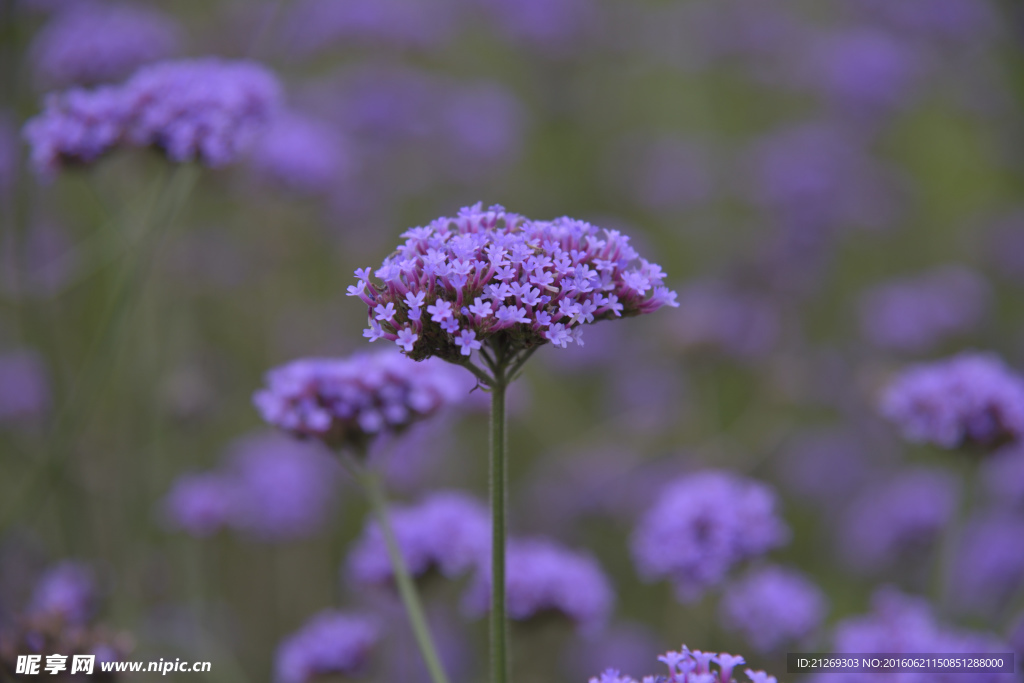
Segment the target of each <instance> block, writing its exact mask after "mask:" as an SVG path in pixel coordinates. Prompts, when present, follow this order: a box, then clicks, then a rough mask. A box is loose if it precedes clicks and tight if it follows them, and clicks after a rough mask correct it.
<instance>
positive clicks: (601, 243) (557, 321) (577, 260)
mask: <svg viewBox="0 0 1024 683" xmlns="http://www.w3.org/2000/svg"><path fill="white" fill-rule="evenodd" d="M404 237H405V238H406V241H405V243H404V244H402V245H401V246H399V248H398V250H397V251H396V252H395V253H394V254H392V255H391V256H389V257H388V258H387V259H385V261H384V263H383V265H382V266H381V267H380V268H379V269H378V270H377V271H376V273H375V275H376V278H377V280H376V281H371V287H370V291H369V292H367V293H365V294H364V296H365V297H366V299H365V303H367V305H368V307H369V311H370V316H371V320H372V319H373V318H374V311H376V310H378V307H382V306H388V305H390V304H393V305H394V307H395V310H396V314H395V315H394V317H393V318H391V319H388V320H379V318H378V321H376V322H379V324H380V326H381V328H382V329H383V331H384V333H385V335H390V336H391V337H393V338H397V336H398V335H400V334H402V333H403V331H404V330H408V331H409V332H408V333H407V334H406V336H405V337H404V340H405V342H406V343H403V344H402V346H403V348H404V350H405V352H406V355H408V356H409V357H411V358H415V359H421V358H427V357H429V356H438V357H440V358H443V359H445V360H448V361H452V362H456V363H458V362H460V357H461V356H468V355H470V353H471V352H472V351H473V350H474V349H477V348H480V347H483V346H490V347H500V348H501V349H502V353H504V354H513V355H514V354H516V353H519V352H521V351H525V350H528V349H531V348H533V347H536V346H539V345H542V344H545V343H547V342H551V343H553V344H555V345H556V346H560V347H563V348H564V347H565V346H567V345H568V344H570V343H574V342H576V343H579V340H580V332H581V331H582V330H581V329H580V328H581V326H582V325H585V324H589V323H592V322H595V321H598V320H607V319H609V318H616V317H620V316H623V315H626V316H629V315H638V314H641V313H650V312H652V311H654V310H657V309H658V308H660V307H662V306H665V305H668V306H675V305H676V303H675V294H674V293H673V292H670V291H669V290H668V289H667V288H665V287H664V286H663V285H662V281H663V279H664V273H663V272H662V271H661V268H659V267H658V266H657V265H656V264H653V263H650V262H648V261H646V260H644V259H640V258H639V255H638V254H637V252H636V251H635V250H634V249H633V248H632V247H631V246H630V245H629V238H628V237H626V236H624V235H622V234H621V233H619V232H618V231H615V230H604V231H602V230H599V229H598V228H596V227H594V226H593V225H591V224H590V223H586V222H584V221H579V220H575V219H572V218H557V219H555V220H553V221H533V220H529V219H527V218H524V217H523V216H519V215H517V214H513V213H508V212H506V211H505V209H504V208H502V207H500V206H493V207H491V208H489V209H484V208H483V207H482V205H480V204H477V205H475V206H472V207H467V208H464V209H462V210H461V211H460V212H459V214H458V216H455V217H454V218H439V219H437V220H435V221H433V222H432V223H430V224H429V225H427V226H426V227H420V228H413V229H411V230H409V231H407V232H406V233H405V235H404ZM410 293H412V294H413V295H415V296H418V295H419V294H423V295H424V297H423V298H422V301H423V304H421V305H422V306H423V307H424V309H425V314H424V315H415V314H412V313H413V308H415V309H416V311H417V313H418V311H419V307H418V306H417V307H410V306H409V304H408V296H409V294H410ZM413 333H414V334H415V335H416V338H415V339H413V338H412V336H411V335H412V334H413ZM477 345H479V347H478V346H477ZM467 351H469V353H467Z"/></svg>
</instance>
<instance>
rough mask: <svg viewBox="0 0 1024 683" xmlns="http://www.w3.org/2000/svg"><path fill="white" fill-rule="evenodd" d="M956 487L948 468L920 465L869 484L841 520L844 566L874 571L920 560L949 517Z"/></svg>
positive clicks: (953, 504) (955, 500)
mask: <svg viewBox="0 0 1024 683" xmlns="http://www.w3.org/2000/svg"><path fill="white" fill-rule="evenodd" d="M959 488H960V487H959V485H958V482H957V480H956V477H954V476H953V475H952V474H950V473H949V472H946V471H945V470H933V469H923V468H922V469H913V470H907V471H904V472H901V473H900V474H898V475H896V476H895V477H892V478H890V479H887V480H883V481H881V482H879V483H877V484H869V485H868V487H867V490H866V491H865V492H864V493H862V494H861V495H860V496H859V497H858V498H856V499H855V500H854V501H853V503H852V504H851V505H850V507H849V508H848V509H847V510H846V514H845V517H844V521H843V523H842V527H841V529H842V531H841V533H840V535H839V543H840V549H841V551H842V554H843V557H844V559H845V561H846V564H847V565H849V566H852V567H854V568H856V569H860V570H868V571H875V570H879V569H884V568H886V567H887V566H890V565H892V564H894V563H896V562H897V561H899V560H907V559H915V560H921V559H922V555H923V554H924V553H926V552H927V551H929V550H930V549H932V547H933V546H934V545H935V544H936V543H937V542H938V540H939V539H940V538H941V536H942V532H943V530H944V529H945V528H946V525H947V524H949V523H950V521H951V520H952V519H953V515H954V514H955V513H956V510H957V502H958V498H959Z"/></svg>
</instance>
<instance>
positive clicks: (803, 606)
mask: <svg viewBox="0 0 1024 683" xmlns="http://www.w3.org/2000/svg"><path fill="white" fill-rule="evenodd" d="M827 606H828V602H827V601H826V599H825V594H824V593H823V592H822V591H821V589H820V588H818V587H817V586H816V585H815V584H814V583H813V582H812V581H811V580H810V579H808V578H807V577H806V576H805V575H804V574H802V573H801V572H798V571H796V570H795V569H787V568H784V567H778V566H774V565H770V566H766V567H760V568H758V569H755V570H752V571H750V572H748V573H747V574H746V575H745V576H744V577H742V578H741V579H739V580H737V581H734V582H732V583H730V584H728V586H727V587H726V588H725V590H724V592H723V595H722V602H721V603H720V604H719V612H720V616H719V619H720V620H721V623H722V625H723V626H724V627H725V628H726V629H728V630H730V631H733V632H739V633H741V634H742V635H743V638H744V639H745V640H746V641H747V642H748V643H750V645H751V646H752V647H753V648H754V649H755V650H757V651H758V652H763V653H767V652H780V651H781V650H782V649H783V648H784V647H786V646H796V645H800V644H802V643H805V642H806V640H807V638H808V637H809V636H811V635H812V634H813V633H814V632H815V631H816V630H817V629H818V627H819V626H821V623H822V621H823V620H824V618H825V612H826V610H827Z"/></svg>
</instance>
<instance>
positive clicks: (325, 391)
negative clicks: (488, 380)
mask: <svg viewBox="0 0 1024 683" xmlns="http://www.w3.org/2000/svg"><path fill="white" fill-rule="evenodd" d="M391 310H394V306H393V305H391ZM266 382H267V387H266V388H265V389H262V390H260V391H258V392H256V394H255V395H254V396H253V403H255V405H256V407H257V409H258V410H259V411H260V414H261V415H262V416H263V419H264V420H266V421H267V422H268V423H270V424H272V425H274V426H275V427H278V428H280V429H283V430H284V431H286V432H288V433H290V434H292V435H293V436H297V437H299V438H315V439H320V440H322V441H323V442H324V443H326V444H328V445H329V446H331V447H332V448H341V447H349V448H354V449H357V450H364V449H365V448H366V447H367V446H368V445H369V444H370V442H371V441H372V440H374V439H375V438H377V437H378V436H380V435H381V434H385V433H397V432H401V431H402V430H404V429H406V428H407V427H408V426H409V425H411V424H413V423H415V422H417V421H419V420H422V419H424V418H427V417H430V416H431V415H434V414H435V413H437V412H438V411H439V410H441V409H442V408H444V407H446V406H448V405H451V404H452V403H454V402H455V401H457V400H458V399H460V398H461V396H462V393H463V392H462V389H463V388H464V387H465V384H464V382H463V381H462V377H461V376H460V375H459V374H458V373H454V372H452V369H451V368H449V367H448V366H446V365H445V364H443V363H440V362H439V361H432V362H423V363H415V362H412V361H410V360H408V359H407V358H405V357H403V356H402V354H400V353H398V352H397V351H380V352H377V353H363V354H356V355H354V356H351V357H349V358H339V359H333V358H332V359H319V358H307V359H302V360H297V361H293V362H291V363H288V364H287V365H283V366H281V367H279V368H275V369H273V370H271V371H270V372H268V373H267V377H266Z"/></svg>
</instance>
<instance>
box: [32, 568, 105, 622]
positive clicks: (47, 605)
mask: <svg viewBox="0 0 1024 683" xmlns="http://www.w3.org/2000/svg"><path fill="white" fill-rule="evenodd" d="M95 608H96V578H95V576H93V573H92V570H91V569H89V567H87V566H86V565H84V564H82V563H80V562H74V561H66V562H62V563H60V564H58V565H55V566H54V567H52V568H51V569H49V570H48V571H47V572H46V573H45V574H43V575H42V577H40V579H39V581H38V582H37V583H36V586H35V589H34V590H33V592H32V598H31V600H30V602H29V605H28V613H29V615H31V616H33V617H43V618H45V617H59V618H61V619H63V620H64V621H65V622H67V623H69V624H74V625H84V624H85V623H86V622H88V621H89V619H90V618H91V617H92V615H93V613H94V611H95Z"/></svg>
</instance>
